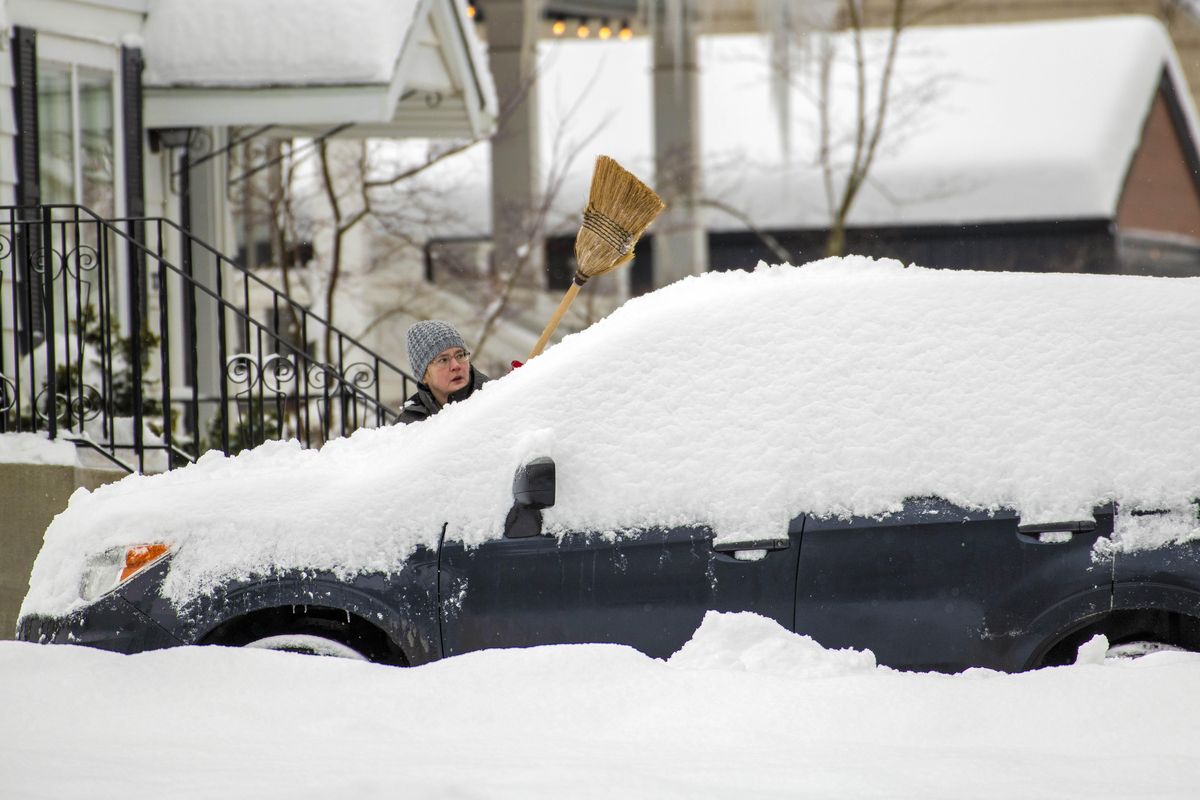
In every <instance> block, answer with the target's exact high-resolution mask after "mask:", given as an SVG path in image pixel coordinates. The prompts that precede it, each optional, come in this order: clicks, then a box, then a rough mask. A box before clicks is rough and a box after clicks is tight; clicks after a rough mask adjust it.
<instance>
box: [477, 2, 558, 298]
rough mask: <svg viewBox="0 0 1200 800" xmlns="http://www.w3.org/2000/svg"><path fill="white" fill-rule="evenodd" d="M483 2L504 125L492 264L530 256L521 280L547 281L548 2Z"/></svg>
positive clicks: (512, 264) (511, 264)
mask: <svg viewBox="0 0 1200 800" xmlns="http://www.w3.org/2000/svg"><path fill="white" fill-rule="evenodd" d="M483 8H484V9H485V10H486V11H487V28H488V58H489V61H490V64H491V70H492V77H493V79H494V80H495V82H496V92H497V94H498V96H499V101H500V119H499V126H498V129H497V131H496V135H495V136H494V137H493V138H492V142H491V145H492V231H493V238H494V241H495V249H494V251H493V254H492V269H493V270H494V271H495V272H496V273H497V274H501V275H507V274H509V273H510V272H511V271H512V270H514V269H516V268H517V265H518V264H519V263H520V262H521V259H522V258H526V259H527V263H525V265H524V266H523V267H522V271H521V279H520V283H521V284H522V285H527V286H537V287H544V286H545V285H546V270H545V241H544V238H543V237H542V236H541V235H540V233H539V232H537V231H536V230H535V229H536V227H537V225H536V219H535V216H536V215H535V209H536V208H537V205H538V203H539V202H540V200H541V170H540V168H539V164H538V157H539V152H540V148H539V137H538V100H537V81H536V77H537V75H536V47H535V45H536V42H537V35H536V34H537V25H538V23H539V19H540V15H541V10H542V2H541V0H491V2H489V3H487V4H486V5H484V6H483ZM535 233H538V235H535ZM526 247H528V248H529V249H528V251H526V250H525V248H526Z"/></svg>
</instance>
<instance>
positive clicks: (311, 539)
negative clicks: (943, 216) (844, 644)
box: [22, 257, 1200, 614]
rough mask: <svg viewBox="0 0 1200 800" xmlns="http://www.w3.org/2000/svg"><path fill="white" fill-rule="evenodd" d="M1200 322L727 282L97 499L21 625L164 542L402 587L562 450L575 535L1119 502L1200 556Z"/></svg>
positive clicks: (1122, 311)
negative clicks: (480, 378)
mask: <svg viewBox="0 0 1200 800" xmlns="http://www.w3.org/2000/svg"><path fill="white" fill-rule="evenodd" d="M1197 308H1200V279H1161V278H1142V277H1128V276H1097V275H1060V274H1020V273H983V272H962V271H949V270H946V271H937V270H928V269H922V268H919V267H910V268H904V267H903V266H902V265H901V264H899V263H898V262H895V261H879V262H873V261H871V260H869V259H865V258H862V257H849V258H845V259H828V260H826V261H822V262H817V263H814V264H810V265H808V266H806V267H802V268H796V267H790V266H779V267H767V266H765V265H763V266H760V268H759V269H757V270H756V271H754V272H753V273H742V272H734V273H709V274H707V275H704V276H701V277H696V278H690V279H687V280H684V281H681V282H679V283H677V284H674V285H672V286H669V287H667V288H665V289H662V290H660V291H657V292H654V293H653V294H651V295H647V296H645V297H642V298H639V299H636V300H632V301H630V302H629V303H627V304H626V305H625V306H623V307H622V308H620V309H618V310H617V311H616V312H614V313H613V314H612V315H611V316H609V317H608V318H606V319H604V320H602V321H601V322H599V323H597V324H596V325H594V326H593V327H592V328H590V329H589V330H587V331H585V332H583V333H581V334H577V335H574V336H570V337H567V338H566V339H564V340H563V342H562V343H561V344H558V345H556V346H554V347H553V348H551V349H550V350H549V351H548V352H547V353H545V354H544V355H543V356H541V357H539V358H537V359H536V360H534V361H532V362H531V363H529V364H527V365H526V366H525V367H523V368H521V369H519V370H517V371H516V372H514V373H512V374H511V375H508V376H505V377H504V378H502V379H501V380H497V381H494V382H492V383H490V384H488V385H487V386H486V387H484V389H483V390H482V391H480V392H478V393H477V395H476V396H474V397H472V398H471V399H470V400H469V401H467V402H465V403H461V404H457V405H453V406H451V407H449V408H447V409H446V410H445V411H443V412H442V413H441V414H439V415H438V416H437V417H435V418H433V419H432V420H430V421H428V422H423V423H420V424H417V425H412V426H408V427H392V428H385V429H378V430H364V431H359V432H358V433H356V434H355V435H354V436H352V437H350V438H348V439H340V440H336V441H333V442H331V443H329V444H328V445H326V446H325V447H324V448H323V449H322V450H321V451H319V452H316V451H311V450H309V451H305V450H302V449H300V447H299V446H298V445H297V444H295V443H294V442H293V443H271V444H267V445H264V446H262V447H260V448H258V449H256V450H254V451H251V452H248V453H244V454H242V455H240V456H238V457H236V458H224V457H222V456H220V455H219V454H209V455H208V456H206V457H204V458H203V459H201V461H200V463H199V464H196V465H194V466H191V467H188V468H187V469H183V470H179V471H176V472H172V473H169V474H165V475H158V476H151V477H130V478H127V479H125V480H123V481H121V482H119V483H117V484H113V485H109V486H105V487H103V488H101V489H99V490H97V491H96V492H95V493H93V494H90V495H89V494H87V493H86V492H82V491H81V492H77V493H76V495H75V496H74V497H72V499H71V503H70V506H69V507H68V508H67V509H66V511H64V512H63V513H62V514H60V515H59V517H58V518H57V519H56V520H55V521H54V523H53V524H52V525H51V527H50V529H49V530H48V532H47V534H46V542H45V546H44V548H43V550H42V552H41V554H40V555H39V557H38V560H37V563H36V564H35V566H34V569H33V576H32V580H31V588H30V593H29V595H28V596H27V598H26V600H25V604H24V606H23V609H22V612H23V613H25V614H28V613H34V612H41V613H50V614H58V613H62V612H64V611H66V610H68V609H70V608H72V607H73V606H77V605H78V604H79V603H80V602H81V601H80V600H79V577H80V574H81V571H82V569H83V565H84V562H85V560H86V558H87V557H88V554H89V553H94V552H98V551H103V550H105V549H107V548H109V547H118V546H130V545H138V544H144V543H147V542H157V541H162V542H167V543H169V544H170V545H171V546H172V548H173V549H174V552H175V553H176V556H175V558H174V560H173V563H172V568H171V572H170V573H169V575H168V577H167V580H166V583H165V585H164V592H165V593H166V594H167V595H168V596H169V597H171V598H172V599H174V600H176V601H183V600H186V599H187V598H188V597H190V596H192V595H193V594H194V593H196V592H203V591H205V590H206V589H208V588H209V587H211V586H213V585H214V583H215V582H216V581H220V580H223V579H226V578H229V577H232V576H239V575H240V576H248V575H250V574H255V573H258V574H268V573H269V572H270V571H271V570H272V569H273V568H290V567H296V568H303V567H314V568H321V569H330V570H334V571H336V572H339V573H342V574H347V573H354V572H357V571H368V570H378V571H388V570H393V569H395V568H396V567H397V566H398V565H400V564H401V563H402V562H403V559H404V558H405V557H406V555H407V554H409V553H410V552H411V551H412V549H413V548H414V547H415V546H417V545H418V544H421V543H424V544H426V545H435V544H436V541H437V536H438V534H439V532H440V531H441V529H442V525H443V523H447V529H446V536H447V537H448V538H449V539H461V540H464V541H466V542H467V543H477V542H480V541H483V540H485V539H488V538H492V537H497V536H499V535H501V533H502V527H503V523H504V518H505V514H506V512H507V511H508V509H509V507H510V506H511V504H512V477H513V473H514V471H515V470H516V469H517V468H518V467H519V466H520V465H521V464H523V463H526V462H527V461H529V460H530V459H532V458H534V457H537V456H551V457H553V458H554V459H555V461H556V463H557V467H558V494H557V497H558V501H557V503H556V505H555V506H554V507H553V508H551V509H548V510H547V511H546V513H545V518H546V523H547V528H548V530H549V531H550V532H552V533H553V532H556V531H565V530H594V531H613V530H623V529H635V528H639V527H642V526H649V525H672V524H682V523H688V524H707V525H709V526H711V527H712V528H713V530H714V531H715V532H716V533H717V534H718V536H720V537H722V538H724V539H727V540H732V539H759V538H762V537H764V536H770V535H774V534H776V533H779V532H782V531H784V530H786V525H787V524H788V521H789V520H790V519H791V518H793V517H795V516H797V515H798V514H800V513H815V514H837V513H854V514H861V515H874V514H878V513H881V512H883V511H885V510H888V509H892V508H895V507H897V506H898V505H899V504H900V503H901V502H902V501H903V500H904V499H905V498H906V497H916V496H928V495H939V496H941V497H943V498H945V499H947V500H950V501H951V502H955V503H958V504H960V505H965V506H975V507H984V508H1000V507H1011V508H1014V509H1016V510H1017V511H1019V512H1020V513H1021V515H1022V519H1023V520H1024V521H1035V520H1038V519H1043V520H1044V519H1047V518H1052V519H1070V518H1080V517H1086V516H1087V515H1089V514H1090V510H1091V508H1092V507H1093V505H1094V504H1096V503H1100V502H1105V501H1109V500H1117V501H1120V502H1121V503H1123V504H1124V505H1125V507H1127V508H1134V507H1139V506H1140V507H1145V508H1154V509H1177V510H1178V520H1181V522H1180V524H1179V525H1177V526H1175V527H1173V528H1170V529H1168V530H1167V532H1166V536H1167V538H1171V539H1177V540H1178V539H1186V538H1190V537H1193V536H1195V535H1197V533H1198V532H1197V530H1196V528H1197V525H1196V521H1195V513H1194V508H1193V507H1192V506H1191V505H1190V502H1191V500H1192V498H1194V497H1195V496H1196V495H1197V491H1198V489H1200V392H1197V391H1196V386H1197V376H1198V375H1200V314H1198V313H1197V312H1196V309H1197ZM1189 515H1190V516H1189ZM1160 533H1162V532H1161V531H1160ZM1120 536H1121V531H1120V530H1118V532H1117V538H1118V539H1119V538H1120ZM1160 540H1161V537H1160Z"/></svg>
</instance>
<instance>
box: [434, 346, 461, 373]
mask: <svg viewBox="0 0 1200 800" xmlns="http://www.w3.org/2000/svg"><path fill="white" fill-rule="evenodd" d="M451 361H457V362H458V363H460V364H470V363H471V353H470V351H469V350H459V351H458V352H457V353H442V354H441V355H440V356H438V357H437V358H435V359H434V360H433V361H430V362H429V363H430V364H431V365H433V366H435V367H437V368H438V369H445V368H446V367H448V366H450V362H451Z"/></svg>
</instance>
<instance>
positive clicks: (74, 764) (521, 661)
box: [0, 614, 1200, 800]
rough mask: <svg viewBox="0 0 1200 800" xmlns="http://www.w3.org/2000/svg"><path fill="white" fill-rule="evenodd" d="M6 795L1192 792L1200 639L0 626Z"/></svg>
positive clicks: (712, 625) (178, 798)
mask: <svg viewBox="0 0 1200 800" xmlns="http://www.w3.org/2000/svg"><path fill="white" fill-rule="evenodd" d="M0 675H2V676H3V680H0V707H3V708H4V714H3V715H0V742H2V743H3V746H2V747H0V794H3V796H4V797H5V798H12V800H32V798H38V799H39V800H75V799H76V798H80V797H95V798H108V797H113V798H117V797H119V798H122V800H143V799H145V800H151V799H152V800H159V798H163V797H170V798H173V800H189V799H191V798H195V799H196V800H201V799H203V800H211V798H220V797H239V798H240V797H257V798H265V799H269V798H288V800H295V799H296V798H328V797H339V798H342V797H345V798H351V797H352V798H356V800H374V799H375V798H380V799H381V800H382V798H388V799H389V800H390V798H395V797H413V798H481V799H482V798H488V800H502V799H503V798H521V800H527V798H567V797H569V798H614V797H621V798H656V800H657V799H658V798H689V799H690V798H697V797H703V798H737V800H742V799H743V798H817V797H820V798H889V799H890V800H904V799H905V798H914V800H916V799H919V800H936V799H937V798H947V800H950V799H953V800H959V798H963V797H970V798H976V799H977V800H984V799H986V798H1002V799H1003V800H1012V798H1034V797H1043V798H1055V800H1065V799H1066V798H1081V800H1082V799H1084V798H1086V800H1098V799H1099V798H1114V799H1115V798H1122V799H1123V798H1130V797H1146V798H1150V797H1153V798H1155V799H1156V800H1183V799H1184V798H1194V797H1195V796H1196V795H1195V793H1196V786H1197V785H1200V759H1197V758H1196V756H1195V743H1194V739H1195V733H1196V725H1197V723H1196V720H1197V719H1200V655H1197V654H1193V653H1159V654H1155V655H1150V656H1146V657H1144V658H1142V659H1140V660H1137V661H1132V662H1112V661H1110V662H1102V661H1101V662H1097V663H1089V664H1081V665H1076V666H1070V667H1058V668H1053V669H1043V670H1039V671H1037V672H1029V673H1024V674H1020V675H1004V674H1000V673H995V672H988V671H985V670H970V671H968V672H965V673H963V674H961V675H955V676H947V675H935V674H916V673H900V672H895V671H892V670H888V669H885V668H878V667H875V666H873V658H872V657H871V654H870V653H854V652H850V651H843V652H828V651H824V650H822V649H821V648H820V647H818V646H817V645H816V644H814V643H813V642H812V641H811V640H808V639H805V638H803V637H799V636H796V635H794V634H791V633H788V632H786V631H784V630H783V629H781V628H779V627H778V626H776V625H775V624H774V623H771V622H768V621H767V620H764V619H762V618H759V617H754V616H752V615H748V614H739V615H715V614H712V615H709V617H708V618H706V620H705V622H704V624H703V625H702V626H701V628H700V629H699V630H698V631H697V633H696V635H695V637H694V638H693V639H692V641H691V642H689V643H688V644H687V646H685V647H684V649H683V650H681V651H680V653H678V654H677V655H676V656H674V657H673V658H671V659H670V660H668V661H656V660H653V659H650V658H647V657H646V656H643V655H641V654H639V653H637V652H636V651H634V650H632V649H629V648H627V647H620V646H615V645H562V646H555V647H540V648H533V649H528V650H493V651H483V652H477V653H471V654H468V655H464V656H458V657H455V658H451V659H447V660H445V661H440V662H437V663H434V664H430V665H427V666H423V667H417V668H413V669H397V668H393V667H383V666H378V665H374V664H368V663H362V662H348V661H342V660H338V659H321V658H313V657H308V656H296V655H289V654H282V653H273V652H268V651H263V650H231V649H225V648H216V647H200V648H194V647H187V648H176V649H172V650H166V651H159V652H152V653H144V654H141V655H136V656H119V655H113V654H111V653H105V652H101V651H98V650H91V649H87V648H76V647H68V646H60V645H55V646H39V645H32V644H25V643H14V642H0Z"/></svg>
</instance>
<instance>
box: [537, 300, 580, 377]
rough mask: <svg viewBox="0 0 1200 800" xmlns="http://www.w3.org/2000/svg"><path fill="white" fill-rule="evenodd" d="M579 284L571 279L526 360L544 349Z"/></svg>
mask: <svg viewBox="0 0 1200 800" xmlns="http://www.w3.org/2000/svg"><path fill="white" fill-rule="evenodd" d="M579 289H580V286H579V284H578V283H575V282H574V281H571V288H570V289H567V293H566V294H564V295H563V299H562V302H561V303H559V304H558V308H557V309H555V310H554V316H552V317H551V318H550V321H549V322H548V323H546V329H545V330H544V331H542V335H541V338H539V339H538V340H537V344H535V345H534V346H533V352H532V353H530V354H529V358H527V359H525V360H526V361H532V360H533V359H534V358H536V357H537V356H538V355H540V354H541V352H542V350H544V349H546V342H548V341H550V335H551V334H553V333H554V329H555V328H557V327H558V323H559V322H561V321H562V318H563V314H566V313H567V308H568V307H570V305H571V301H572V300H574V299H575V295H577V294H579Z"/></svg>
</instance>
